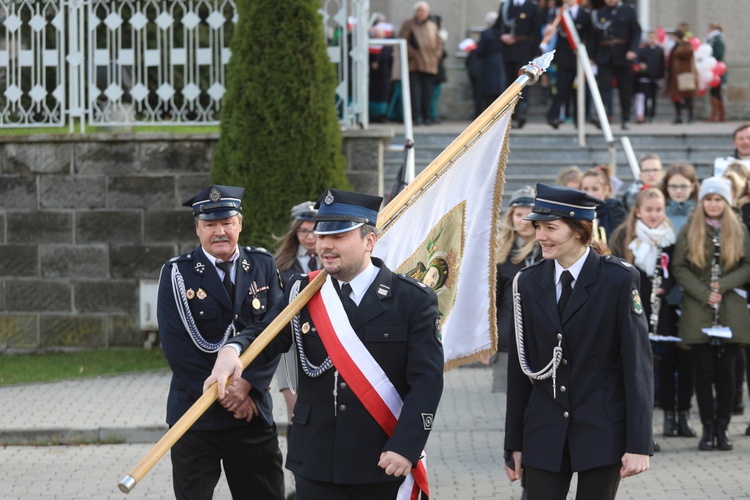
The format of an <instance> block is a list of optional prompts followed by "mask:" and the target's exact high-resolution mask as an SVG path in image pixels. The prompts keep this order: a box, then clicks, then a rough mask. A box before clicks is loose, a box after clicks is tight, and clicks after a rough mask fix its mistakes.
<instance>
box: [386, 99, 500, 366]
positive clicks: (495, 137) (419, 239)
mask: <svg viewBox="0 0 750 500" xmlns="http://www.w3.org/2000/svg"><path fill="white" fill-rule="evenodd" d="M512 112H513V107H512V106H510V107H509V108H508V109H506V110H505V112H504V114H502V115H501V116H500V117H498V118H497V120H496V121H495V122H494V123H493V124H492V125H490V126H489V127H487V128H485V129H484V130H483V132H482V133H481V135H479V136H478V137H477V138H476V140H474V141H473V142H471V143H469V144H468V145H467V146H466V147H465V148H464V149H462V150H461V152H459V153H458V154H456V155H455V157H454V158H453V159H451V162H452V163H451V162H448V166H447V167H446V169H444V170H443V171H442V173H441V174H439V175H438V177H437V179H436V180H435V181H434V182H433V183H431V184H428V185H427V186H426V187H425V189H424V190H423V191H421V192H420V193H419V194H417V195H415V197H414V198H415V199H414V200H412V202H411V203H410V204H409V206H408V208H407V209H406V210H405V211H403V212H401V213H400V214H399V215H398V216H397V217H396V218H395V220H394V221H393V222H391V223H390V224H389V225H387V226H386V227H384V228H383V229H382V231H381V232H380V233H379V235H378V243H377V245H375V250H374V252H373V255H374V256H375V257H379V258H381V259H383V261H384V262H385V263H386V265H387V266H388V267H389V268H391V269H395V270H396V272H398V273H404V274H408V275H410V276H412V277H414V278H416V279H418V280H419V281H422V282H423V283H425V285H426V286H431V287H432V288H433V289H434V290H435V292H436V293H437V294H438V303H439V308H440V323H441V332H442V337H443V348H444V351H445V363H446V370H449V369H451V368H455V367H457V366H460V365H462V364H466V363H471V362H474V361H477V360H478V359H480V358H481V357H483V356H485V355H488V354H491V353H494V352H495V351H496V350H497V324H496V313H495V279H496V263H495V248H496V246H497V245H496V238H497V235H498V226H499V220H500V217H499V216H500V208H501V201H502V193H503V186H504V185H505V165H506V162H507V159H508V150H509V148H508V130H509V122H510V116H511V113H512Z"/></svg>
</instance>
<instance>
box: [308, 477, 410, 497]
mask: <svg viewBox="0 0 750 500" xmlns="http://www.w3.org/2000/svg"><path fill="white" fill-rule="evenodd" d="M294 482H295V484H296V490H297V491H296V497H295V498H296V500H389V499H393V500H395V498H396V495H397V494H398V489H399V487H400V486H401V483H403V482H404V478H401V480H400V481H389V482H387V483H371V484H333V483H326V482H321V481H313V480H311V479H306V478H304V477H302V476H300V475H298V474H295V475H294Z"/></svg>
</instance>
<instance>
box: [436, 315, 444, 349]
mask: <svg viewBox="0 0 750 500" xmlns="http://www.w3.org/2000/svg"><path fill="white" fill-rule="evenodd" d="M435 340H437V341H438V344H440V345H443V332H441V331H440V318H437V319H435Z"/></svg>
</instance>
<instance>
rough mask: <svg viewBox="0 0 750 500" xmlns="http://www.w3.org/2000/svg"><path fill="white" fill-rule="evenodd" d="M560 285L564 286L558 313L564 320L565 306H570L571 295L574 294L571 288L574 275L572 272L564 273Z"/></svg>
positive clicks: (558, 303)
mask: <svg viewBox="0 0 750 500" xmlns="http://www.w3.org/2000/svg"><path fill="white" fill-rule="evenodd" d="M560 283H561V284H562V293H561V294H560V300H558V301H557V313H558V314H559V315H560V317H561V318H562V315H563V312H564V311H565V306H566V305H568V299H570V294H571V293H573V287H572V286H570V284H571V283H573V275H572V274H570V271H563V273H562V274H561V275H560Z"/></svg>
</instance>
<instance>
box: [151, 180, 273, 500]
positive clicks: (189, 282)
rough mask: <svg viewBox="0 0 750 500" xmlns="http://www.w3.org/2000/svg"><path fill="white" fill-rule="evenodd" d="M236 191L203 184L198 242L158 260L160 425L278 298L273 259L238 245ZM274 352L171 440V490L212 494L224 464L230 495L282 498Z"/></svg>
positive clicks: (197, 391) (180, 494)
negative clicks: (165, 378)
mask: <svg viewBox="0 0 750 500" xmlns="http://www.w3.org/2000/svg"><path fill="white" fill-rule="evenodd" d="M244 191H245V190H244V189H243V188H239V187H231V186H219V185H213V186H210V187H208V188H206V189H204V190H203V191H201V192H200V193H198V194H196V195H195V196H193V197H192V198H190V199H189V200H186V201H185V202H184V203H183V205H184V206H188V207H192V209H193V216H194V220H195V232H196V234H197V235H198V239H199V240H200V245H199V246H198V248H196V249H195V250H194V251H192V252H190V253H187V254H183V255H180V256H178V257H175V258H173V259H171V260H170V261H169V262H167V263H166V264H164V267H163V268H162V271H161V277H160V279H159V294H158V297H159V298H158V305H157V318H158V322H159V335H160V337H161V342H162V347H163V348H164V354H165V355H166V357H167V360H168V361H169V366H170V367H171V368H172V373H173V375H172V382H171V384H170V388H169V397H168V400H167V423H168V424H169V425H170V426H172V425H174V424H175V423H176V422H177V420H179V418H180V417H181V416H182V415H183V414H184V413H185V412H186V411H187V410H188V408H190V406H192V404H193V403H195V401H196V400H197V399H198V398H200V396H201V394H202V386H203V380H204V379H205V378H206V377H207V376H208V375H209V374H210V372H211V367H212V366H213V364H214V360H215V359H216V352H217V351H218V350H219V349H221V348H222V347H223V346H224V344H225V343H226V341H227V340H229V339H231V338H232V337H233V336H234V335H235V334H236V332H239V331H241V330H242V329H243V328H244V327H246V326H247V325H249V324H253V323H256V322H259V321H261V320H262V319H263V318H264V317H265V316H266V314H267V313H268V311H269V310H270V309H271V307H272V306H273V305H274V303H275V302H277V301H278V300H279V299H280V298H281V294H282V292H281V287H280V284H279V278H278V273H277V271H276V262H275V261H274V259H273V257H272V256H271V254H269V253H268V252H267V251H266V250H264V249H263V248H255V247H240V246H238V245H237V240H238V238H239V235H240V232H241V231H242V208H241V205H240V203H241V199H242V195H243V193H244ZM277 363H278V357H275V358H272V359H269V360H268V362H267V363H266V364H264V365H262V366H257V367H253V369H249V370H245V371H243V372H242V373H241V376H238V377H235V378H234V380H233V382H232V384H231V386H229V387H228V388H227V396H226V397H225V398H224V399H223V400H222V405H223V406H221V405H214V406H212V407H211V408H209V409H208V411H206V412H205V413H204V414H203V415H202V416H201V417H200V418H199V419H198V421H197V422H196V423H195V424H193V426H192V427H191V428H190V430H188V431H187V432H186V433H185V435H184V436H183V437H182V438H181V439H180V440H179V441H178V442H177V443H176V444H175V445H174V446H173V447H172V453H171V457H172V476H173V482H174V492H175V496H176V497H177V498H178V499H180V500H182V499H186V500H187V499H189V500H193V499H195V500H203V499H210V498H212V496H213V492H214V488H215V486H216V484H217V482H218V480H219V477H220V475H221V467H222V465H223V467H224V473H225V474H226V478H227V482H228V483H229V489H230V491H231V492H232V497H234V498H257V499H267V500H277V499H283V498H284V475H283V470H282V468H281V451H280V450H279V444H278V436H277V433H276V426H275V425H274V421H273V412H272V399H271V395H270V393H269V392H268V387H269V385H270V384H271V379H272V378H273V374H274V371H275V369H276V365H277Z"/></svg>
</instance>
